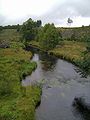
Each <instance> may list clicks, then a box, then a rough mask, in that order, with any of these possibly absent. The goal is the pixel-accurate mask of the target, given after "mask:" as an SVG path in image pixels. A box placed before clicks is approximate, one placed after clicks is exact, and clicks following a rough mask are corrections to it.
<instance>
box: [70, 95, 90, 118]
mask: <svg viewBox="0 0 90 120" xmlns="http://www.w3.org/2000/svg"><path fill="white" fill-rule="evenodd" d="M72 106H73V108H74V111H73V112H74V115H75V116H79V117H80V116H81V117H82V119H83V120H90V104H89V103H86V102H85V98H83V97H75V98H74V101H73V104H72Z"/></svg>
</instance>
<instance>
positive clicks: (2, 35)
mask: <svg viewBox="0 0 90 120" xmlns="http://www.w3.org/2000/svg"><path fill="white" fill-rule="evenodd" d="M20 38H21V35H20V33H19V32H17V30H16V29H3V30H2V31H1V32H0V47H8V46H9V44H10V43H11V42H18V41H19V40H20Z"/></svg>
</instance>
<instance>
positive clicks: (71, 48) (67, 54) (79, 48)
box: [29, 41, 90, 71]
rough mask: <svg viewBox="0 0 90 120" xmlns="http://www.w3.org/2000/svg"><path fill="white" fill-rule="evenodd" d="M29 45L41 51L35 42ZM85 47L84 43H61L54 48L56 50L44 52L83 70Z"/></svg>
mask: <svg viewBox="0 0 90 120" xmlns="http://www.w3.org/2000/svg"><path fill="white" fill-rule="evenodd" d="M29 45H30V46H33V47H35V48H39V49H40V50H42V48H41V46H40V45H39V43H38V42H36V41H32V42H30V43H29ZM86 46H87V43H85V42H75V41H62V42H61V43H60V44H59V45H57V46H56V48H54V49H52V50H49V51H46V52H47V53H48V54H51V55H55V56H57V57H59V58H61V59H64V60H67V61H69V62H71V63H73V64H75V65H76V66H79V67H80V68H83V60H84V57H85V51H86ZM43 51H45V50H43ZM87 56H90V52H89V53H87ZM89 71H90V70H89Z"/></svg>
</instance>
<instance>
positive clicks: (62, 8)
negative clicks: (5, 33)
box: [0, 0, 90, 27]
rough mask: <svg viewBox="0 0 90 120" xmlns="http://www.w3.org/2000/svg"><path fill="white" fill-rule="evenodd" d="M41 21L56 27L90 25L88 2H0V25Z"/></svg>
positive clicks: (43, 0) (63, 0) (62, 0)
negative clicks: (71, 21)
mask: <svg viewBox="0 0 90 120" xmlns="http://www.w3.org/2000/svg"><path fill="white" fill-rule="evenodd" d="M29 18H32V19H33V20H42V23H43V25H44V24H46V23H54V24H55V26H58V27H68V26H70V25H68V24H67V19H68V18H71V19H72V20H73V23H72V24H71V26H72V27H78V26H82V25H85V26H87V25H90V0H0V25H8V24H10V25H12V24H22V23H23V22H24V21H26V20H27V19H29Z"/></svg>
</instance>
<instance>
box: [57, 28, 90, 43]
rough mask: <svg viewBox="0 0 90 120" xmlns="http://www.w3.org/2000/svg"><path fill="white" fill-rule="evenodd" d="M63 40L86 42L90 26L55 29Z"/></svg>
mask: <svg viewBox="0 0 90 120" xmlns="http://www.w3.org/2000/svg"><path fill="white" fill-rule="evenodd" d="M57 29H58V31H59V32H60V33H61V35H62V38H63V39H67V40H76V41H87V40H88V39H89V38H90V26H82V27H76V28H64V27H63V28H59V27H58V28H57Z"/></svg>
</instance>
